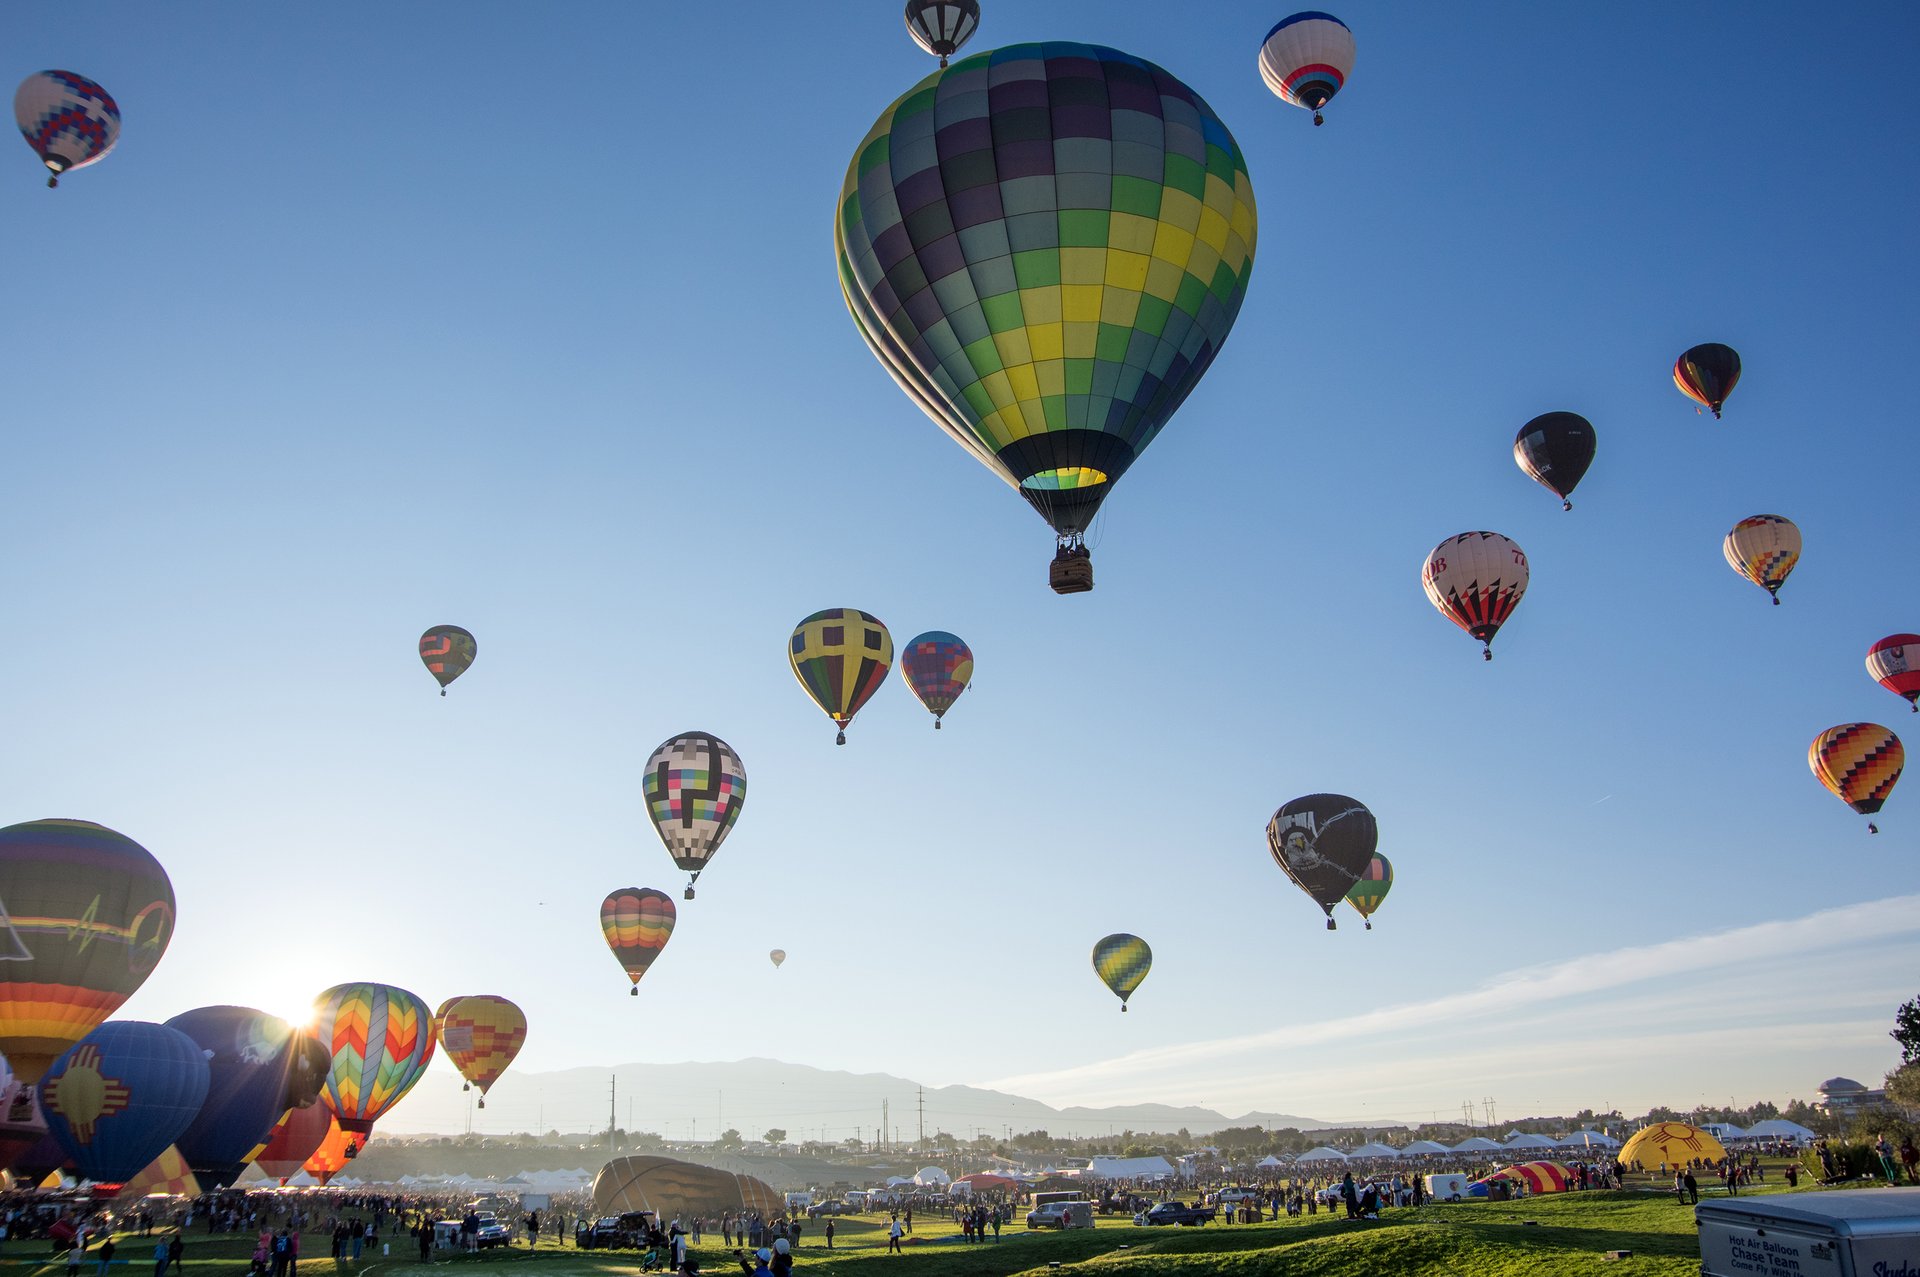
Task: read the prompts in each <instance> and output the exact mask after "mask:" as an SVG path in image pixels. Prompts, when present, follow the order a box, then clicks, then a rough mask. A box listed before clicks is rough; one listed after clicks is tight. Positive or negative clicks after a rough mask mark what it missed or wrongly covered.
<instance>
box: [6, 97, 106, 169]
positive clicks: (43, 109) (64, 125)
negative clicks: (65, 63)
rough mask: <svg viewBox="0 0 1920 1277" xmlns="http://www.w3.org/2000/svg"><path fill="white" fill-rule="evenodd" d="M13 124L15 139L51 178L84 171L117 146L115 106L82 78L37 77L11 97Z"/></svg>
mask: <svg viewBox="0 0 1920 1277" xmlns="http://www.w3.org/2000/svg"><path fill="white" fill-rule="evenodd" d="M13 121H14V123H15V124H18V125H19V126H20V136H22V137H24V138H26V139H27V145H28V146H30V147H32V148H33V153H34V154H35V155H38V156H39V157H40V162H41V163H42V164H45V165H46V166H47V170H48V172H50V173H51V174H52V176H51V177H49V178H48V179H47V185H48V186H50V187H53V186H58V185H60V175H61V174H62V173H71V172H72V171H73V170H74V169H77V168H85V167H86V166H87V165H89V164H95V163H98V162H99V161H100V160H101V159H103V158H105V156H106V154H107V152H108V151H111V150H112V149H113V144H114V143H115V142H117V141H119V140H120V104H119V103H117V102H115V101H114V100H113V95H112V94H110V93H108V92H107V91H106V90H105V89H103V88H101V87H100V86H99V85H97V84H95V83H94V82H93V81H92V80H89V79H88V78H87V77H86V76H84V75H75V74H74V73H73V72H71V71H37V72H35V73H34V74H32V75H30V76H28V77H27V78H26V79H24V80H22V81H21V82H20V87H19V88H17V89H15V90H14V91H13Z"/></svg>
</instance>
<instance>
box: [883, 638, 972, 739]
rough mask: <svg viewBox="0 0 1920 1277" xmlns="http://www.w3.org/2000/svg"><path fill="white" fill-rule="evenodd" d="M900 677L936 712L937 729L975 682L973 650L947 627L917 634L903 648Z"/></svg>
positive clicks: (935, 727) (922, 702) (934, 724)
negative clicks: (947, 629)
mask: <svg viewBox="0 0 1920 1277" xmlns="http://www.w3.org/2000/svg"><path fill="white" fill-rule="evenodd" d="M900 677H901V678H903V679H905V680H906V681H907V686H908V687H909V688H911V689H912V690H913V694H914V696H916V697H917V698H919V701H920V703H921V704H922V705H925V706H926V707H927V709H928V710H929V711H931V712H932V714H933V726H934V729H935V730H936V731H937V730H939V727H940V720H941V719H942V718H944V717H945V716H946V713H947V711H948V710H950V709H952V708H953V703H954V702H955V701H957V700H959V699H960V693H962V692H964V691H966V690H967V685H968V684H969V683H971V682H973V649H972V648H970V647H968V646H967V645H966V644H965V643H963V642H961V641H960V639H959V638H957V637H956V636H954V635H952V634H949V633H947V632H946V631H945V630H928V631H927V632H926V633H925V634H916V635H914V636H913V637H912V638H911V639H909V640H908V641H907V645H906V646H905V647H903V648H901V649H900Z"/></svg>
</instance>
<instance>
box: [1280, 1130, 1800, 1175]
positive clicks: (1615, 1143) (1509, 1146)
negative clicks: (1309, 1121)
mask: <svg viewBox="0 0 1920 1277" xmlns="http://www.w3.org/2000/svg"><path fill="white" fill-rule="evenodd" d="M1700 1129H1702V1130H1704V1131H1709V1132H1711V1133H1712V1134H1713V1135H1714V1136H1715V1137H1717V1138H1718V1139H1719V1140H1720V1141H1721V1142H1722V1143H1725V1142H1726V1141H1728V1140H1740V1139H1753V1140H1777V1139H1790V1140H1795V1141H1798V1142H1801V1143H1805V1142H1806V1141H1808V1140H1812V1139H1814V1138H1816V1137H1815V1135H1814V1132H1813V1131H1811V1130H1809V1129H1807V1128H1806V1127H1804V1126H1802V1125H1800V1124H1799V1123H1798V1122H1789V1121H1787V1120H1785V1119H1784V1118H1773V1119H1771V1120H1769V1121H1765V1122H1756V1123H1754V1124H1753V1125H1752V1126H1749V1127H1747V1128H1746V1129H1745V1130H1742V1129H1740V1128H1739V1127H1737V1126H1731V1125H1728V1124H1727V1123H1724V1122H1710V1123H1708V1124H1706V1125H1705V1126H1703V1127H1701V1128H1700ZM1619 1147H1620V1141H1619V1140H1617V1139H1615V1138H1614V1137H1613V1136H1611V1135H1609V1134H1607V1133H1606V1132H1605V1131H1589V1130H1581V1131H1575V1132H1573V1133H1572V1134H1571V1135H1566V1136H1563V1137H1561V1138H1560V1139H1555V1138H1554V1137H1553V1136H1551V1135H1534V1134H1531V1133H1529V1132H1526V1131H1508V1132H1507V1138H1506V1140H1505V1142H1504V1143H1503V1142H1500V1141H1496V1140H1490V1139H1488V1138H1487V1137H1486V1136H1484V1135H1476V1136H1474V1137H1473V1138H1472V1139H1470V1140H1464V1141H1462V1142H1461V1143H1458V1144H1442V1143H1440V1142H1439V1141H1437V1140H1414V1141H1413V1142H1412V1143H1411V1144H1403V1145H1401V1146H1399V1147H1397V1148H1396V1147H1395V1146H1393V1145H1392V1144H1362V1145H1360V1146H1359V1147H1358V1148H1351V1149H1347V1150H1346V1151H1345V1152H1342V1151H1341V1150H1340V1149H1337V1148H1328V1147H1326V1146H1325V1145H1322V1146H1321V1147H1319V1148H1313V1149H1308V1150H1307V1151H1306V1152H1304V1153H1302V1154H1300V1156H1298V1157H1296V1158H1293V1159H1292V1161H1293V1162H1295V1163H1298V1162H1346V1161H1358V1160H1363V1159H1367V1158H1388V1157H1426V1156H1438V1155H1441V1154H1452V1153H1545V1152H1549V1151H1551V1152H1555V1153H1568V1152H1576V1153H1604V1152H1607V1151H1609V1150H1611V1149H1616V1148H1619ZM1289 1164H1290V1163H1289V1162H1288V1161H1287V1160H1285V1159H1283V1158H1278V1157H1263V1158H1261V1159H1260V1160H1259V1161H1258V1162H1257V1163H1255V1165H1256V1166H1258V1167H1261V1168H1263V1169H1271V1168H1273V1167H1276V1166H1286V1165H1289Z"/></svg>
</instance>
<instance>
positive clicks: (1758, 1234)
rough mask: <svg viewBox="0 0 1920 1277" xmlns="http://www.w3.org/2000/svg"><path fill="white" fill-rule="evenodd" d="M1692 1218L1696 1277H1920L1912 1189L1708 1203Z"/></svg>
mask: <svg viewBox="0 0 1920 1277" xmlns="http://www.w3.org/2000/svg"><path fill="white" fill-rule="evenodd" d="M1694 1219H1695V1220H1696V1221H1697V1222H1698V1224H1699V1226H1700V1273H1701V1277H1762V1275H1765V1277H1896V1275H1900V1274H1920V1192H1916V1191H1915V1190H1913V1189H1911V1188H1862V1189H1842V1190H1834V1191H1830V1192H1810V1193H1775V1194H1771V1195H1767V1196H1756V1197H1728V1198H1715V1199H1714V1200H1713V1201H1710V1202H1702V1203H1700V1205H1699V1206H1698V1207H1696V1208H1695V1210H1694Z"/></svg>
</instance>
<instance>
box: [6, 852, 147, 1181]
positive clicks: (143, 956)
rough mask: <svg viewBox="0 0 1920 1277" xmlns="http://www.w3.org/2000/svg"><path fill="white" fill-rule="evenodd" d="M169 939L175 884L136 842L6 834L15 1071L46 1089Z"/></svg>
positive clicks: (10, 1055) (10, 1044)
mask: <svg viewBox="0 0 1920 1277" xmlns="http://www.w3.org/2000/svg"><path fill="white" fill-rule="evenodd" d="M171 939H173V884H172V883H170V882H169V881H168V880H167V871H166V870H164V869H162V868H161V867H160V862H159V861H157V860H155V859H154V858H153V856H152V855H151V854H150V853H149V852H148V851H147V849H146V848H145V847H142V846H141V845H140V844H139V843H137V842H135V841H134V840H133V839H131V838H128V837H126V836H125V835H124V834H117V833H115V832H114V831H113V830H111V829H108V828H106V827H105V826H103V825H96V824H94V823H93V822H91V821H86V820H36V821H32V822H29V823H27V824H23V825H9V826H7V827H6V828H5V829H0V1051H4V1052H5V1053H6V1056H7V1059H8V1060H9V1061H10V1062H11V1063H12V1065H13V1071H14V1072H15V1073H16V1074H18V1075H19V1076H20V1077H21V1078H23V1079H25V1080H26V1081H28V1082H37V1081H39V1080H40V1075H41V1074H42V1073H44V1072H46V1069H47V1066H48V1065H49V1064H51V1063H53V1058H54V1057H55V1056H57V1055H59V1054H60V1053H61V1052H62V1051H65V1050H66V1049H67V1048H68V1047H70V1046H72V1045H73V1044H74V1043H75V1042H78V1041H79V1040H80V1039H81V1037H83V1036H84V1035H85V1034H86V1032H87V1030H89V1029H91V1028H93V1027H94V1026H95V1025H97V1024H99V1023H100V1022H101V1021H102V1020H105V1019H106V1018H107V1017H108V1016H110V1015H112V1014H113V1013H114V1012H115V1011H116V1010H118V1009H119V1007H120V1004H121V1003H123V1002H125V1001H126V1000H127V999H128V998H129V997H131V996H133V992H134V990H136V989H138V988H139V987H140V986H141V985H142V984H143V983H145V981H146V978H147V975H148V973H150V972H151V971H152V970H153V968H154V964H155V963H157V962H159V961H160V955H161V954H163V953H165V952H166V951H167V942H168V941H169V940H171ZM148 1160H149V1161H151V1160H152V1159H151V1158H149V1159H148ZM136 1169H137V1168H136Z"/></svg>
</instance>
